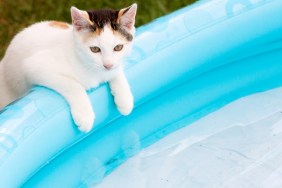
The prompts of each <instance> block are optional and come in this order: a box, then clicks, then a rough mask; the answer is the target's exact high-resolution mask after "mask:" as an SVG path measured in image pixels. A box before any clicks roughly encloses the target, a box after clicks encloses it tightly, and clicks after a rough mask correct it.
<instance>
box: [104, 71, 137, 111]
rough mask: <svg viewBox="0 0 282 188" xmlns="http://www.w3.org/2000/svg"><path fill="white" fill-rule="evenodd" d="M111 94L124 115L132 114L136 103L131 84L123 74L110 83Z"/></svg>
mask: <svg viewBox="0 0 282 188" xmlns="http://www.w3.org/2000/svg"><path fill="white" fill-rule="evenodd" d="M109 84H110V88H111V93H112V95H113V96H114V101H115V104H116V105H117V108H118V110H119V111H120V113H121V114H123V115H128V114H130V113H131V111H132V109H133V106H134V104H133V103H134V101H133V96H132V93H131V91H130V87H129V84H128V82H127V79H126V77H125V75H124V73H123V72H120V73H119V74H118V75H117V76H116V77H114V78H113V79H112V80H110V81H109Z"/></svg>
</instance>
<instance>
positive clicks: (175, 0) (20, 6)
mask: <svg viewBox="0 0 282 188" xmlns="http://www.w3.org/2000/svg"><path fill="white" fill-rule="evenodd" d="M195 1H197V0H158V1H152V0H119V1H114V0H0V59H2V57H3V55H4V53H5V50H6V48H7V46H8V44H9V42H10V41H11V39H12V37H13V36H14V35H15V34H16V33H18V32H19V31H20V30H21V29H23V28H25V27H27V26H28V25H30V24H32V23H35V22H38V21H43V20H60V21H65V22H69V23H70V22H71V19H70V7H71V6H76V7H77V8H79V9H82V10H91V9H100V8H112V9H117V10H118V9H121V8H124V7H127V6H130V5H131V4H133V3H134V2H136V3H138V12H137V17H136V26H137V27H138V26H140V25H143V24H145V23H148V22H150V21H152V20H153V19H155V18H158V17H160V16H163V15H165V14H168V13H170V12H172V11H174V10H177V9H179V8H181V7H184V6H187V5H189V4H191V3H194V2H195Z"/></svg>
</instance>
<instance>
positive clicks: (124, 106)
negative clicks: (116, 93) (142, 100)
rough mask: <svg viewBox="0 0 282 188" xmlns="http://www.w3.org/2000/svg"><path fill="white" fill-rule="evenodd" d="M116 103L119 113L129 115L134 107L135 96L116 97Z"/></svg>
mask: <svg viewBox="0 0 282 188" xmlns="http://www.w3.org/2000/svg"><path fill="white" fill-rule="evenodd" d="M115 103H116V105H117V108H118V111H119V112H120V113H121V114H122V115H125V116H126V115H129V114H130V113H131V112H132V110H133V107H134V102H133V96H132V95H131V94H130V95H127V96H120V97H116V98H115Z"/></svg>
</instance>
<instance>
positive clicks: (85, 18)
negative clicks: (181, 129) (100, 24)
mask: <svg viewBox="0 0 282 188" xmlns="http://www.w3.org/2000/svg"><path fill="white" fill-rule="evenodd" d="M71 18H72V25H73V27H74V28H75V29H76V30H77V31H81V30H86V29H89V28H90V26H91V25H93V23H92V22H91V21H90V20H89V15H88V13H87V12H86V11H81V10H79V9H77V8H76V7H71Z"/></svg>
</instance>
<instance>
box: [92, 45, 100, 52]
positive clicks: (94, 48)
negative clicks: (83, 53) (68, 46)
mask: <svg viewBox="0 0 282 188" xmlns="http://www.w3.org/2000/svg"><path fill="white" fill-rule="evenodd" d="M90 50H91V51H92V52H93V53H99V52H101V49H100V48H99V47H97V46H93V47H90Z"/></svg>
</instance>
